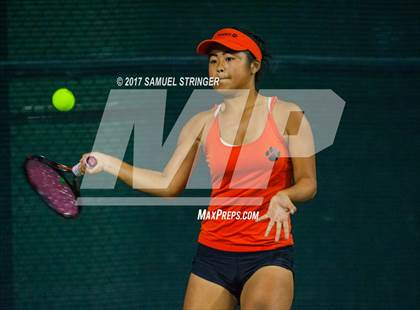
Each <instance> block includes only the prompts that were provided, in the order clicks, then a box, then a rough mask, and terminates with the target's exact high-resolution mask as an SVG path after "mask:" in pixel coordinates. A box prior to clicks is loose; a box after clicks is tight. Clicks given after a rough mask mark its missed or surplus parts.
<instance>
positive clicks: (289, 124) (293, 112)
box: [272, 97, 304, 134]
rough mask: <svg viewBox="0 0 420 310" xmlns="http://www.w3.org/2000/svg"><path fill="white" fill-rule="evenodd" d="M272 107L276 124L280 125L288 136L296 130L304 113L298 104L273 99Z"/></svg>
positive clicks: (276, 98)
mask: <svg viewBox="0 0 420 310" xmlns="http://www.w3.org/2000/svg"><path fill="white" fill-rule="evenodd" d="M272 107H273V117H274V119H275V120H276V123H278V124H282V125H283V126H282V127H285V129H286V132H287V133H288V134H292V132H296V131H297V130H298V128H299V126H300V123H301V121H302V117H303V115H304V111H303V110H302V109H301V108H300V107H299V105H298V104H296V103H294V102H290V101H286V100H282V99H279V98H278V97H275V101H274V104H273V106H272Z"/></svg>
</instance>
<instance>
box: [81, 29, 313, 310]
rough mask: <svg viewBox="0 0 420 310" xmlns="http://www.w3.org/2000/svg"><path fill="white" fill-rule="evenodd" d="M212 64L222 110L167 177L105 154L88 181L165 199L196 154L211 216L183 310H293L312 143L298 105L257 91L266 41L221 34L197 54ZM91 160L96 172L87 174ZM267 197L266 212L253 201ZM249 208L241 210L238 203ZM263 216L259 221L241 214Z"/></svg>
mask: <svg viewBox="0 0 420 310" xmlns="http://www.w3.org/2000/svg"><path fill="white" fill-rule="evenodd" d="M197 52H198V53H199V54H203V55H207V56H208V70H209V76H210V77H218V78H219V79H220V82H219V84H218V85H217V86H215V89H216V91H218V92H220V93H221V94H222V95H223V102H221V103H220V104H217V105H215V106H214V107H212V108H211V109H209V110H207V111H202V112H200V113H198V114H196V115H195V116H193V117H192V118H191V119H190V120H189V121H188V122H187V123H186V124H185V126H184V127H183V129H182V131H181V133H180V135H179V138H178V144H177V147H176V149H175V151H174V153H173V155H172V157H171V159H170V160H169V162H168V163H167V165H166V166H165V168H164V170H163V171H153V170H148V169H143V168H138V167H133V166H131V165H129V164H127V163H125V162H123V161H121V160H120V159H117V158H114V157H112V156H109V155H107V154H103V153H97V152H95V153H88V154H84V155H83V156H82V158H81V160H80V162H81V163H82V170H84V171H85V172H86V173H98V172H101V171H105V172H108V173H111V174H113V175H115V176H117V177H118V178H120V179H121V180H122V181H124V182H125V183H127V184H128V185H130V186H132V185H133V184H135V185H136V186H135V187H136V188H137V189H139V190H141V191H144V192H147V193H151V194H154V195H158V196H162V197H175V196H177V195H178V194H179V193H181V192H182V191H183V190H184V188H185V186H186V184H187V182H188V178H189V176H190V174H191V171H192V170H193V169H194V165H195V163H196V161H197V158H198V154H199V152H198V150H199V149H200V146H202V149H203V151H204V154H205V156H206V160H207V163H208V166H209V169H210V173H211V182H212V193H211V201H213V202H215V201H216V200H217V199H219V201H220V203H212V202H211V203H210V205H209V207H208V212H209V214H213V213H216V212H217V210H219V209H222V210H223V211H225V212H226V213H225V215H227V216H225V217H224V218H222V217H214V218H206V219H204V220H203V221H202V225H201V231H200V234H199V237H198V245H197V253H196V255H195V257H194V259H193V263H192V270H191V274H190V277H189V281H188V284H187V289H186V293H185V300H184V309H185V310H205V309H209V310H224V309H235V308H236V306H237V305H238V304H240V306H241V309H245V310H249V309H252V310H254V309H275V310H280V309H290V308H291V305H292V302H293V294H294V269H293V255H294V240H293V235H292V233H291V230H292V225H291V215H293V214H294V213H295V212H296V210H297V209H296V206H295V205H294V202H302V201H307V200H310V199H312V198H313V197H314V196H315V194H316V190H317V182H316V168H315V155H314V144H313V136H312V132H311V128H310V125H309V123H308V121H307V119H306V117H305V116H304V113H303V111H302V110H301V109H300V108H299V107H298V106H297V105H296V104H294V103H292V102H287V101H283V100H280V99H279V98H277V97H266V96H263V95H262V94H260V93H259V92H258V90H257V88H256V82H257V80H258V77H259V74H260V73H261V70H262V69H264V66H265V65H266V60H267V56H268V54H267V52H266V50H265V46H264V42H263V40H262V39H261V38H260V37H258V36H256V35H255V34H253V33H251V32H249V31H246V30H243V29H240V28H224V29H221V30H219V31H217V32H216V33H215V34H214V35H213V37H212V38H211V39H209V40H204V41H202V42H201V43H200V44H199V45H198V46H197ZM87 156H95V157H96V159H97V161H98V164H97V165H96V166H95V167H94V168H90V167H86V165H85V164H84V163H85V160H86V157H87ZM252 197H261V199H262V200H261V202H260V203H254V204H253V203H250V200H247V199H248V198H251V199H252ZM241 199H243V201H245V203H244V204H241V203H238V201H241ZM252 212H258V213H257V214H258V215H259V217H258V219H257V220H256V219H255V218H249V216H244V214H247V215H249V214H253V213H252Z"/></svg>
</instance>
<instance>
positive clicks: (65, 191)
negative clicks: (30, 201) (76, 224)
mask: <svg viewBox="0 0 420 310" xmlns="http://www.w3.org/2000/svg"><path fill="white" fill-rule="evenodd" d="M86 164H87V165H88V166H89V167H91V168H93V167H95V166H96V164H97V161H96V159H95V158H94V157H92V156H89V157H88V158H87V159H86ZM24 170H25V175H26V178H27V180H28V182H29V184H31V186H32V188H33V189H34V190H35V191H36V192H37V193H38V194H39V195H40V196H41V198H42V199H43V200H44V202H45V203H46V204H47V205H48V206H49V207H50V208H51V209H53V210H54V211H55V212H57V213H58V214H59V215H61V216H64V217H66V218H74V217H76V216H77V215H79V212H80V207H79V206H77V203H76V201H77V198H78V197H79V196H80V179H81V176H82V172H81V170H80V163H78V164H77V165H75V166H73V167H68V166H66V165H63V164H59V163H56V162H54V161H52V160H49V159H47V158H45V157H44V156H41V155H30V156H27V158H26V160H25V163H24Z"/></svg>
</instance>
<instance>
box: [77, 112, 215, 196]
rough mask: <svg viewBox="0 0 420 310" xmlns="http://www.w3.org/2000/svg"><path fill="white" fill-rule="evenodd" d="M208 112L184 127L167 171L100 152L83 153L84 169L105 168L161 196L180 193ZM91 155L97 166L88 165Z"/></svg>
mask: <svg viewBox="0 0 420 310" xmlns="http://www.w3.org/2000/svg"><path fill="white" fill-rule="evenodd" d="M206 113H207V112H200V113H198V114H196V115H195V116H194V117H192V118H191V119H190V120H189V121H188V122H187V123H186V124H185V126H184V127H183V128H182V130H181V133H180V134H179V137H178V142H177V146H176V148H175V151H174V153H173V155H172V157H171V159H170V160H169V162H168V163H167V164H166V166H165V168H164V170H163V171H156V170H149V169H144V168H140V167H134V166H132V165H129V164H127V163H125V162H123V161H122V160H120V159H118V158H115V157H112V156H110V155H106V154H102V153H97V152H93V153H88V154H84V155H83V156H82V159H81V160H80V162H81V164H82V171H83V172H84V171H86V172H87V173H91V174H93V173H98V172H101V171H105V172H108V173H110V174H112V175H114V176H117V177H118V178H119V179H120V180H121V181H123V182H124V183H126V184H127V185H129V186H131V187H132V188H135V189H137V190H139V191H142V192H145V193H148V194H152V195H155V196H161V197H174V196H177V195H179V194H180V193H181V192H182V191H183V190H184V189H185V186H186V185H187V183H188V179H189V177H190V175H191V172H192V171H193V169H194V167H195V164H196V161H197V159H198V155H199V152H198V150H199V146H200V142H201V141H202V136H203V130H204V126H205V120H206V115H207V114H206ZM87 156H94V157H95V158H96V159H97V162H98V163H97V165H96V166H95V167H94V168H89V167H88V166H86V164H85V159H86V157H87Z"/></svg>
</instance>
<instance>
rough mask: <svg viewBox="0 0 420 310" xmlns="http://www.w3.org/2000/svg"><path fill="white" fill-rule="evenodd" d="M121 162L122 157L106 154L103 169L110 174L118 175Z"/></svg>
mask: <svg viewBox="0 0 420 310" xmlns="http://www.w3.org/2000/svg"><path fill="white" fill-rule="evenodd" d="M121 164H122V161H121V160H120V159H118V158H115V157H112V156H110V155H105V156H104V161H103V165H104V166H103V170H104V171H105V172H107V173H109V174H112V175H115V176H118V173H119V171H120V168H121Z"/></svg>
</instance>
